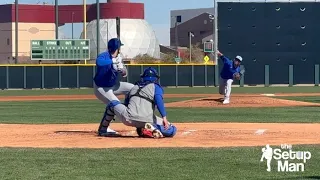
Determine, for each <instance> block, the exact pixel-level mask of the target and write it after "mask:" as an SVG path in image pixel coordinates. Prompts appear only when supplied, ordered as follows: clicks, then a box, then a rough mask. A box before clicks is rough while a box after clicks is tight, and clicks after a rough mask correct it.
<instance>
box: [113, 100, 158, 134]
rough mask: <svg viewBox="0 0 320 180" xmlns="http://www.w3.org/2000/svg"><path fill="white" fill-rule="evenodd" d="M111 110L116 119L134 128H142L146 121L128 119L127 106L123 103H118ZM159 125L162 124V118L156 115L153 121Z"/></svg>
mask: <svg viewBox="0 0 320 180" xmlns="http://www.w3.org/2000/svg"><path fill="white" fill-rule="evenodd" d="M113 111H114V113H115V115H116V119H119V120H120V121H121V122H122V123H123V124H124V125H126V126H131V127H136V128H144V126H145V124H146V123H147V122H142V121H134V120H130V118H129V115H128V111H127V107H126V106H125V105H123V104H118V105H116V106H115V107H114V108H113ZM153 123H157V124H159V125H163V119H162V118H160V117H156V120H155V122H153Z"/></svg>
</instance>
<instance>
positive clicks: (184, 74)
mask: <svg viewBox="0 0 320 180" xmlns="http://www.w3.org/2000/svg"><path fill="white" fill-rule="evenodd" d="M242 66H243V65H242ZM127 67H128V76H127V77H126V78H123V79H122V80H123V81H126V82H131V83H134V82H136V81H137V80H139V78H140V74H141V73H142V72H143V70H144V68H146V67H154V68H156V69H157V70H158V72H159V74H160V77H161V78H160V83H161V85H163V86H165V87H182V86H184V87H185V86H187V87H195V86H204V87H208V86H218V84H219V69H221V67H220V68H219V67H218V66H216V65H200V64H179V65H175V64H129V65H127ZM243 67H244V66H243ZM245 68H246V73H245V76H244V77H243V78H242V79H241V80H240V81H236V82H234V84H238V85H239V86H240V87H244V86H245V85H264V86H266V87H268V86H270V85H276V84H288V86H293V85H296V84H297V83H296V81H297V80H296V79H297V78H296V77H299V78H298V81H299V82H301V81H302V82H306V83H304V84H313V85H316V86H318V85H319V65H318V64H317V65H315V66H314V68H313V69H310V70H307V69H306V71H311V70H312V71H313V72H314V73H313V74H314V76H313V77H310V75H309V76H305V77H303V76H296V74H295V72H294V70H295V67H294V66H293V65H288V66H287V69H286V70H283V71H282V72H281V73H285V72H288V73H287V74H282V75H281V73H279V75H281V76H286V77H287V78H284V79H285V80H284V81H283V82H280V83H279V81H277V83H274V80H276V78H273V76H272V74H271V73H270V69H272V67H270V66H269V65H264V69H263V68H262V69H260V70H259V71H258V72H259V73H260V74H259V73H256V72H255V71H254V70H250V69H248V68H247V67H245ZM296 68H299V67H296ZM255 70H256V69H255ZM95 71H96V68H95V65H94V64H14V65H0V89H33V88H42V89H51V88H91V87H93V82H92V78H93V76H94V74H95Z"/></svg>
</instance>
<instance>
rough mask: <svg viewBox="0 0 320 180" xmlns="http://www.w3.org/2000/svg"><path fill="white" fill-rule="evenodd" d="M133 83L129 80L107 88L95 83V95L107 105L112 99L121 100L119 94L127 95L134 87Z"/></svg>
mask: <svg viewBox="0 0 320 180" xmlns="http://www.w3.org/2000/svg"><path fill="white" fill-rule="evenodd" d="M133 86H134V85H133V84H131V83H127V82H118V83H117V84H116V85H115V86H113V87H109V88H105V87H98V86H97V85H96V84H95V83H94V87H93V88H94V94H95V96H96V97H97V98H98V99H99V100H100V101H101V102H103V103H104V104H105V105H107V104H109V102H111V101H114V100H116V101H120V100H119V99H118V98H117V95H127V94H128V93H129V91H130V90H131V89H132V88H133Z"/></svg>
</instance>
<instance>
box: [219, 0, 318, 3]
mask: <svg viewBox="0 0 320 180" xmlns="http://www.w3.org/2000/svg"><path fill="white" fill-rule="evenodd" d="M216 1H217V2H235V3H237V2H238V3H291V2H292V3H295V2H320V0H216Z"/></svg>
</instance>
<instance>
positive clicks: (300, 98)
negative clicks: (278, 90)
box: [276, 96, 320, 103]
mask: <svg viewBox="0 0 320 180" xmlns="http://www.w3.org/2000/svg"><path fill="white" fill-rule="evenodd" d="M276 98H278V99H287V100H293V101H304V102H311V103H320V96H292V97H290V96H288V97H276Z"/></svg>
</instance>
